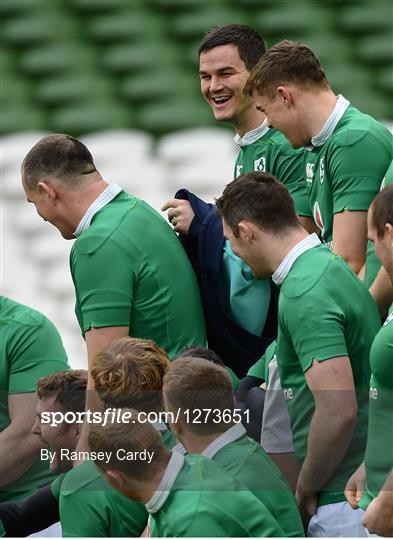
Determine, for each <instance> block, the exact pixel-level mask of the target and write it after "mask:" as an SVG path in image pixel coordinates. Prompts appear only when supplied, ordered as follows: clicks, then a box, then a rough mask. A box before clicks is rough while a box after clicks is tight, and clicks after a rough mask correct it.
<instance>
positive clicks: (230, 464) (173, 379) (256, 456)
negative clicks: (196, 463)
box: [163, 358, 304, 536]
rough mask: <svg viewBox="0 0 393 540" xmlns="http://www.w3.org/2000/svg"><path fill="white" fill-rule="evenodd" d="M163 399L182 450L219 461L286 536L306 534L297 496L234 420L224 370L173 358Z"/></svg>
mask: <svg viewBox="0 0 393 540" xmlns="http://www.w3.org/2000/svg"><path fill="white" fill-rule="evenodd" d="M163 391H164V401H165V404H166V408H167V411H168V412H169V413H171V416H170V418H173V419H175V421H174V422H173V423H171V429H172V431H174V433H175V434H176V437H177V439H178V440H179V441H181V443H182V445H183V447H184V448H183V449H182V447H175V449H178V450H180V451H182V450H184V449H185V450H184V451H185V452H187V451H188V452H190V453H195V454H202V455H203V456H206V457H208V458H211V459H212V460H213V461H215V462H216V463H217V464H219V465H221V466H222V467H223V468H224V469H225V470H226V471H228V472H229V473H230V474H231V475H232V476H234V478H235V479H236V480H237V481H239V482H240V483H241V484H243V485H244V486H245V487H246V488H247V489H248V490H250V492H253V493H254V495H255V496H256V497H257V498H258V499H259V500H260V501H261V502H262V503H263V504H264V505H265V506H266V507H267V508H268V510H269V511H270V512H271V513H272V515H273V516H274V517H275V519H276V520H277V522H278V523H279V525H280V527H281V528H282V529H283V531H284V535H285V536H304V529H303V526H302V521H301V517H300V513H299V510H298V509H297V506H296V501H295V497H294V495H293V493H292V491H291V488H290V487H289V485H288V483H287V482H286V480H285V479H284V477H283V476H282V474H281V472H280V471H279V470H278V469H277V467H276V466H275V465H274V463H273V462H272V461H271V460H270V458H269V457H268V456H267V454H266V453H265V451H264V450H263V449H262V447H261V446H260V444H258V443H256V442H255V441H254V440H252V439H250V438H249V437H247V435H246V430H245V428H244V427H243V425H242V424H241V423H240V417H239V418H238V421H237V422H236V418H237V417H236V415H235V411H236V410H235V401H234V397H233V392H232V386H231V380H230V376H229V374H228V373H227V372H226V370H225V369H224V368H222V367H220V366H218V365H215V364H212V363H211V362H208V361H207V360H204V359H202V358H178V359H176V360H174V361H173V362H172V363H171V365H170V367H169V370H168V372H167V374H166V375H165V377H164V387H163Z"/></svg>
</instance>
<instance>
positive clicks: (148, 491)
mask: <svg viewBox="0 0 393 540" xmlns="http://www.w3.org/2000/svg"><path fill="white" fill-rule="evenodd" d="M170 457H171V455H170V454H169V453H168V457H167V459H165V460H164V461H163V463H162V466H161V467H160V468H159V470H158V472H157V474H156V475H155V476H154V477H153V478H151V479H150V480H143V481H141V482H139V481H138V482H135V481H133V482H132V483H130V489H129V492H128V493H126V495H127V496H128V497H129V498H130V499H134V500H136V498H135V493H137V496H138V501H141V502H143V504H146V503H147V502H148V501H150V499H151V498H152V497H153V495H154V494H155V492H156V491H157V489H158V488H159V486H160V484H161V481H162V479H163V477H164V474H165V473H166V470H167V467H168V463H169V460H170Z"/></svg>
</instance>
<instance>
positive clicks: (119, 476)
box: [105, 469, 127, 486]
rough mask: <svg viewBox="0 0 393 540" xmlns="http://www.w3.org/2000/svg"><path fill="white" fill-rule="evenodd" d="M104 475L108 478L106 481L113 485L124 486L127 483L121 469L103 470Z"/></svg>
mask: <svg viewBox="0 0 393 540" xmlns="http://www.w3.org/2000/svg"><path fill="white" fill-rule="evenodd" d="M105 476H106V478H107V479H108V482H109V483H110V484H112V485H113V486H116V485H118V486H124V485H125V484H126V483H127V480H126V477H125V474H124V473H123V472H121V471H114V470H109V469H108V470H107V471H105Z"/></svg>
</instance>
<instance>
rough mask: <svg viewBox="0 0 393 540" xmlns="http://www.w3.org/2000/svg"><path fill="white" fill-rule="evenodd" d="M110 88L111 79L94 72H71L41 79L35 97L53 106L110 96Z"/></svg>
mask: <svg viewBox="0 0 393 540" xmlns="http://www.w3.org/2000/svg"><path fill="white" fill-rule="evenodd" d="M112 82H113V81H112ZM112 90H113V89H112V85H111V81H110V80H107V79H105V78H102V77H100V76H97V75H96V74H95V73H88V72H86V73H72V74H69V75H64V76H61V77H56V78H55V77H51V78H48V79H47V80H43V81H41V82H40V83H39V84H38V86H37V98H38V100H39V101H40V102H41V103H43V104H45V105H48V106H53V105H56V104H58V103H69V102H72V101H80V100H89V99H95V98H102V99H105V98H110V97H111V95H112Z"/></svg>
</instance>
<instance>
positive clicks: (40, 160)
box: [22, 134, 96, 189]
mask: <svg viewBox="0 0 393 540" xmlns="http://www.w3.org/2000/svg"><path fill="white" fill-rule="evenodd" d="M22 170H23V172H24V178H25V182H26V184H27V186H28V187H29V188H30V189H37V184H38V182H39V181H40V179H41V178H43V177H44V176H53V177H55V178H58V179H59V180H62V181H64V182H67V183H69V184H77V183H78V182H80V181H81V179H82V178H83V175H86V174H90V173H92V172H94V171H96V167H95V165H94V161H93V157H92V155H91V154H90V152H89V150H88V149H87V148H86V146H85V145H84V144H83V143H81V142H80V141H78V139H75V138H74V137H71V136H70V135H64V134H53V135H47V136H46V137H43V138H42V139H41V140H40V141H38V143H37V144H35V145H34V146H33V148H32V149H31V150H30V151H29V153H28V154H27V155H26V157H25V159H24V160H23V163H22Z"/></svg>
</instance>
